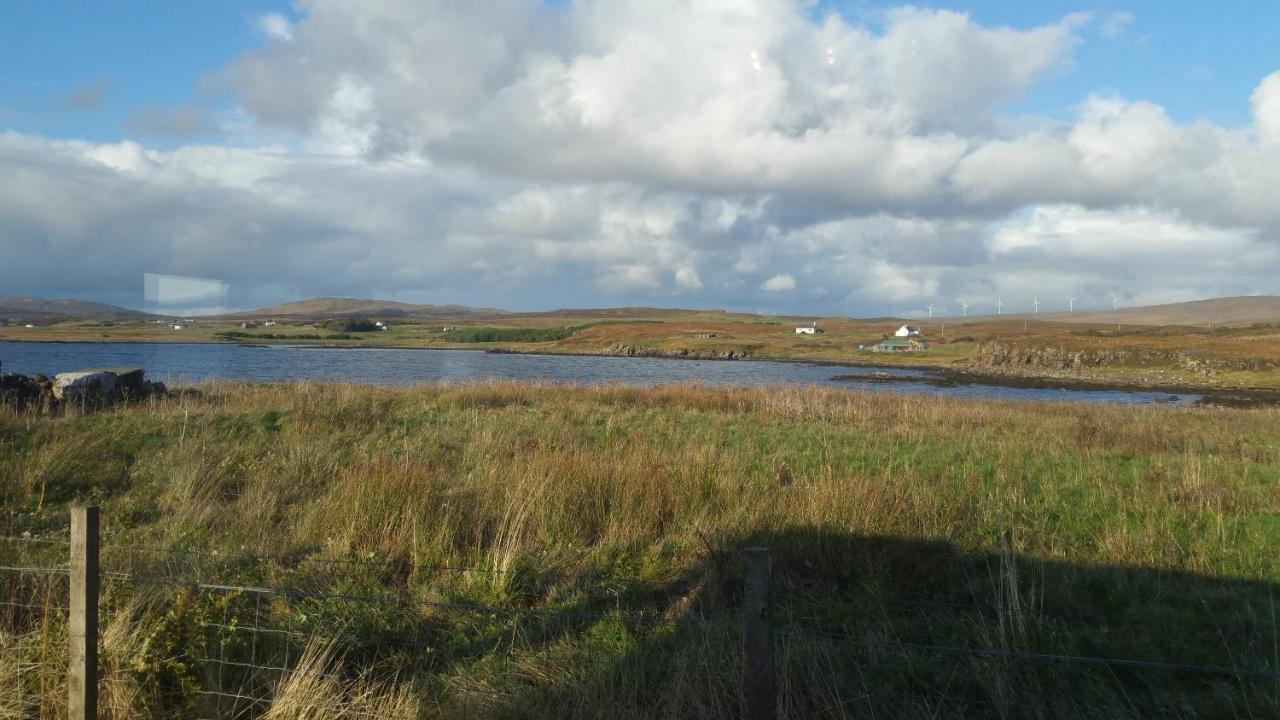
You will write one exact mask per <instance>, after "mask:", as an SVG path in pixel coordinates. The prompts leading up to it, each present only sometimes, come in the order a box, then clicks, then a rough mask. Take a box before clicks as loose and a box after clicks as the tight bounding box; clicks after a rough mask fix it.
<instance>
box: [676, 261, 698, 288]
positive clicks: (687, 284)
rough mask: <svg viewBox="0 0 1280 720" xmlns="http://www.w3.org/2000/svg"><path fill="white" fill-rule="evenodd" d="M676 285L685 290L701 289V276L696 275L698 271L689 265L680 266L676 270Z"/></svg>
mask: <svg viewBox="0 0 1280 720" xmlns="http://www.w3.org/2000/svg"><path fill="white" fill-rule="evenodd" d="M676 285H678V286H680V287H682V288H685V289H686V290H701V289H702V278H700V277H698V271H697V270H695V269H694V268H691V267H682V268H680V269H678V270H676Z"/></svg>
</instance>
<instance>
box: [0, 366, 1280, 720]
mask: <svg viewBox="0 0 1280 720" xmlns="http://www.w3.org/2000/svg"><path fill="white" fill-rule="evenodd" d="M1278 419H1280V413H1278V412H1277V411H1276V410H1272V409H1258V410H1221V409H1178V408H1130V407H1114V406H1111V407H1104V406H1084V405H1067V404H1062V405H1057V404H1020V403H1009V402H970V401H960V400H948V399H939V398H928V397H923V396H922V397H894V396H887V395H877V394H857V393H847V392H841V391H838V390H825V389H816V388H774V389H769V390H747V389H709V388H700V387H692V386H677V387H662V388H653V389H637V388H627V387H592V388H565V387H561V386H552V385H538V384H513V383H484V384H474V385H461V386H429V387H420V388H415V389H402V390H396V389H381V388H370V387H363V386H354V385H315V384H308V383H302V384H297V385H288V386H268V385H208V386H203V387H200V388H198V389H195V390H191V391H188V392H184V393H183V394H181V395H180V396H177V397H173V398H169V399H157V400H153V401H150V402H148V403H145V404H142V405H138V406H132V407H125V408H120V409H117V410H113V411H110V412H104V413H97V414H78V413H75V412H72V413H68V414H65V415H61V416H39V415H30V414H18V413H14V412H11V411H9V412H6V413H4V414H3V415H0V480H3V483H2V484H0V493H2V495H0V499H2V500H3V506H4V508H5V509H6V510H7V511H8V512H9V514H10V519H9V520H8V522H10V523H11V525H12V527H13V528H14V530H15V531H22V530H26V531H31V532H34V533H36V534H37V535H48V534H57V533H60V532H64V531H65V524H66V519H65V517H66V506H67V504H68V503H69V502H72V501H75V500H89V501H93V502H98V503H100V504H101V505H102V506H103V508H104V510H103V512H104V515H105V517H106V531H105V532H106V533H107V537H108V539H109V540H108V541H109V542H110V543H112V544H117V545H127V544H133V545H145V546H161V547H171V548H193V549H201V550H210V551H212V550H217V551H219V552H220V553H221V556H222V557H225V558H226V560H225V561H224V562H218V561H204V564H203V565H202V566H201V567H199V568H194V567H192V568H183V569H184V570H189V571H191V572H193V573H195V572H199V573H205V574H215V575H217V576H218V577H219V578H222V579H228V580H240V581H245V582H249V581H253V582H261V583H276V584H278V585H294V584H300V583H301V584H304V585H306V586H307V587H314V588H321V589H335V588H342V589H344V590H351V589H353V588H354V589H356V590H359V591H361V592H395V593H400V594H404V595H408V596H411V597H414V598H418V599H426V600H449V601H465V602H475V603H487V604H494V605H503V606H515V607H527V608H538V609H547V610H566V611H583V610H590V611H592V612H593V613H594V612H602V613H605V614H606V615H607V612H608V611H609V609H610V608H621V609H623V610H630V609H644V610H647V611H652V612H655V613H657V614H659V615H660V616H661V617H662V618H664V620H663V622H662V623H660V624H658V625H647V626H638V625H636V624H634V623H631V622H629V621H628V620H627V616H626V614H625V612H624V613H623V614H621V615H619V616H618V617H616V618H610V617H604V618H602V619H598V620H583V621H581V622H574V623H569V624H567V625H564V626H560V625H555V626H553V625H548V624H546V623H545V622H542V621H539V622H538V623H533V624H528V623H526V624H519V623H517V626H514V627H513V626H512V625H510V624H509V623H507V621H505V620H503V621H499V620H498V619H494V618H490V619H488V620H484V621H483V622H479V621H477V620H476V619H474V618H463V617H455V616H451V615H448V614H441V613H432V612H429V611H426V610H423V611H421V612H419V613H417V614H414V613H408V612H406V611H397V612H391V611H385V612H382V611H377V610H370V609H363V608H352V607H349V606H348V605H341V606H339V605H325V606H311V607H307V606H305V604H304V605H301V606H297V605H289V604H280V603H275V604H272V605H271V606H270V607H268V608H253V609H252V612H253V614H252V615H243V613H247V612H249V610H246V609H245V606H244V602H243V600H242V599H240V600H236V599H231V600H222V601H215V600H210V599H208V598H199V597H195V596H191V595H182V594H180V593H179V594H176V595H175V594H173V593H170V594H169V595H166V596H164V597H160V598H146V599H139V598H136V597H135V596H134V593H135V590H134V589H131V588H129V587H128V586H121V587H117V588H115V589H113V590H112V591H111V592H113V593H116V594H115V595H113V597H114V598H115V599H116V600H117V601H118V602H119V603H120V604H121V605H123V606H127V607H129V608H130V609H129V610H128V611H127V612H125V613H123V615H122V616H121V617H127V618H129V621H128V622H129V623H131V624H130V625H128V627H130V628H132V631H131V632H133V633H136V634H137V635H139V636H141V637H147V638H150V640H149V641H148V642H147V644H146V645H145V646H126V645H125V644H120V643H117V647H118V649H117V650H114V651H109V652H108V656H109V658H116V659H114V660H110V659H109V661H108V662H112V663H117V664H115V665H112V667H113V668H115V669H116V675H117V676H118V678H119V683H118V688H119V690H118V692H119V694H120V696H121V697H122V698H124V699H122V700H121V702H122V703H124V704H128V705H129V706H131V707H134V708H144V709H146V712H148V713H151V714H160V713H162V712H169V713H172V714H174V716H180V715H181V713H182V712H184V711H187V710H189V709H190V708H191V706H190V705H189V704H187V705H184V704H183V703H190V702H191V701H190V697H191V696H190V691H191V689H192V688H194V687H196V686H197V685H199V684H200V683H202V682H204V681H205V680H206V679H202V678H201V677H200V676H199V673H200V670H199V668H198V667H197V666H196V665H195V664H192V663H188V662H186V661H181V660H174V658H175V657H178V656H181V655H182V654H183V652H185V651H192V654H194V651H193V649H192V648H191V647H190V646H192V645H199V644H200V643H202V642H204V640H202V639H201V636H199V634H198V633H196V632H194V631H193V630H192V628H193V627H195V622H196V620H197V619H198V618H200V617H205V616H209V615H210V614H211V613H213V614H216V613H222V614H225V615H229V616H231V617H233V618H234V617H241V619H244V620H248V619H252V620H254V621H255V622H261V623H273V624H274V625H273V626H280V627H294V628H298V629H300V630H302V631H306V632H310V631H314V630H316V627H317V626H316V623H317V622H318V621H317V620H316V619H315V618H316V617H317V616H318V615H321V614H323V615H324V616H325V617H326V618H338V617H340V618H341V623H343V624H342V625H341V626H340V627H341V628H342V629H343V633H341V634H344V635H352V634H355V635H361V636H370V637H390V638H403V637H406V636H413V637H421V636H426V637H428V638H430V643H428V644H429V646H430V648H431V649H430V652H429V653H427V654H425V655H424V654H423V651H422V650H421V648H419V649H418V650H416V651H412V652H410V651H404V652H397V653H391V654H389V655H380V654H374V655H368V652H366V651H364V650H360V649H359V648H355V649H351V648H345V649H344V648H329V649H324V650H315V651H313V653H312V655H310V656H308V659H307V660H306V662H311V663H318V664H320V665H328V666H337V667H341V668H345V670H344V671H343V672H344V673H345V675H344V678H345V679H344V680H342V681H340V682H337V681H335V682H336V684H334V683H330V684H328V685H323V686H319V685H317V686H312V685H307V684H306V683H305V682H304V680H305V679H306V678H307V677H310V676H306V675H299V676H297V678H296V679H295V680H289V679H288V678H286V679H285V680H284V681H283V684H281V681H280V680H279V679H276V678H269V677H261V678H248V679H246V680H245V682H252V683H254V684H255V685H256V686H257V687H260V688H261V689H263V691H264V692H268V693H272V694H273V696H274V697H275V698H277V703H278V706H277V705H273V706H272V708H271V710H270V713H274V714H269V715H268V716H269V717H314V716H316V715H308V714H307V713H306V712H305V711H304V709H300V708H301V707H302V706H301V705H300V704H299V703H298V702H296V701H294V700H290V698H299V697H301V698H311V697H318V696H324V697H326V698H330V700H332V702H333V703H334V704H333V705H332V707H341V708H348V710H343V712H354V711H351V710H350V709H351V708H358V707H363V705H361V704H362V703H366V704H367V703H389V704H388V705H386V707H394V708H398V709H397V710H395V711H394V712H395V713H402V712H403V713H407V714H405V715H404V716H406V717H414V716H428V717H437V716H438V717H462V716H465V715H467V714H468V713H470V714H471V715H473V716H485V717H575V716H576V717H594V716H613V717H655V716H666V717H730V716H734V715H736V714H737V713H738V712H739V711H740V706H739V705H738V703H739V699H738V698H740V692H741V687H740V680H739V677H738V670H737V665H736V663H738V662H740V655H739V653H740V648H739V645H738V643H739V639H738V638H739V636H738V630H737V626H736V622H737V620H736V612H737V607H738V603H739V601H740V598H739V596H738V589H737V588H738V583H740V575H739V572H740V570H739V568H738V566H737V565H736V562H735V559H734V554H735V552H736V550H737V549H738V548H740V547H742V546H743V545H745V544H748V543H750V544H767V545H769V546H770V547H771V548H773V553H774V563H775V592H776V596H777V598H778V603H779V608H778V614H777V617H778V620H779V622H780V624H782V625H783V626H784V629H783V630H781V631H780V635H779V641H778V642H779V653H780V673H781V676H780V683H779V685H780V692H781V695H782V700H781V702H782V709H783V711H784V715H785V716H786V717H849V716H875V717H922V716H943V717H946V716H961V715H970V716H976V715H980V714H997V715H999V714H1003V715H1004V716H1007V717H1068V716H1098V717H1104V716H1105V717H1140V716H1142V715H1143V712H1142V710H1143V709H1144V708H1151V707H1156V708H1159V709H1160V710H1161V711H1162V712H1165V713H1166V714H1170V715H1172V716H1178V717H1199V716H1209V715H1212V714H1214V712H1215V711H1221V713H1222V714H1224V715H1226V716H1233V715H1238V716H1241V717H1247V716H1249V715H1250V714H1251V713H1252V714H1254V715H1255V716H1256V715H1257V713H1258V712H1260V711H1264V712H1263V714H1267V713H1268V712H1272V711H1275V710H1276V709H1277V708H1280V703H1277V700H1276V689H1275V687H1274V686H1273V685H1267V684H1265V683H1263V684H1262V686H1261V688H1259V687H1258V686H1256V685H1249V686H1243V685H1240V684H1233V683H1232V682H1231V681H1229V680H1225V681H1224V680H1222V679H1220V678H1209V679H1202V678H1199V677H1184V676H1166V675H1160V674H1158V673H1156V674H1151V673H1146V674H1142V673H1138V672H1136V671H1135V672H1133V673H1130V674H1124V673H1121V674H1116V673H1109V672H1108V671H1106V670H1105V669H1103V670H1098V669H1082V670H1076V669H1074V668H1064V667H1058V666H1048V667H1042V666H1037V665H1027V664H1019V663H1015V662H1012V661H993V660H982V659H978V660H973V659H965V658H963V657H949V656H935V655H929V654H925V655H911V654H904V653H902V652H898V651H893V650H891V649H884V647H882V646H878V645H875V644H874V643H873V644H871V645H867V644H866V643H862V642H851V641H848V640H842V639H839V638H838V637H836V636H846V635H847V636H852V637H856V638H862V639H867V638H871V639H878V640H907V641H915V642H931V643H938V644H946V645H960V646H968V647H989V648H1005V649H1027V650H1037V651H1053V652H1060V653H1075V654H1084V655H1099V654H1110V655H1117V656H1125V657H1141V658H1150V659H1177V660H1184V661H1188V662H1197V663H1202V664H1210V665H1271V666H1275V665H1276V658H1275V655H1274V652H1273V645H1272V642H1273V641H1274V640H1275V639H1276V633H1275V630H1274V621H1273V620H1271V619H1270V616H1269V613H1270V612H1271V611H1270V607H1271V603H1270V597H1271V595H1272V593H1273V592H1274V589H1275V587H1276V583H1277V582H1280V559H1278V558H1277V553H1276V552H1275V548H1276V546H1277V544H1280V526H1278V525H1277V523H1276V522H1275V518H1276V517H1277V510H1280V492H1278V490H1277V484H1276V482H1275V480H1276V478H1277V477H1280V434H1278V433H1277V432H1276V430H1275V428H1276V421H1277V420H1278ZM246 553H252V554H256V555H274V556H289V557H292V558H307V557H330V558H352V559H365V560H369V559H374V560H377V561H379V562H384V563H387V565H386V566H385V568H383V569H368V570H358V569H347V570H342V571H341V572H339V571H336V570H334V569H332V568H328V569H324V570H321V569H318V568H320V567H321V566H305V565H303V566H291V567H288V568H286V567H267V566H261V565H255V564H252V563H246V562H243V561H241V560H237V558H242V557H243V555H244V554H246ZM104 562H119V563H128V565H129V569H131V570H134V571H151V572H157V571H160V570H166V571H171V570H172V568H158V567H153V566H151V565H149V563H154V560H150V559H147V558H138V557H132V556H130V557H124V556H123V555H122V556H120V557H116V558H113V557H108V558H107V559H106V560H104ZM442 565H443V566H450V567H470V568H476V569H477V571H475V572H457V573H435V572H432V568H436V567H438V566H442ZM0 590H4V591H6V592H16V590H15V588H14V587H13V586H10V585H6V586H3V587H0ZM144 600H145V601H144ZM217 602H222V604H221V605H218V604H217ZM929 603H935V605H929ZM970 607H975V608H977V609H976V610H964V609H957V608H970ZM238 614H239V615H238ZM11 620H13V618H11ZM122 622H123V621H122ZM334 622H338V621H337V620H336V619H335V620H334ZM477 623H479V624H477ZM504 623H506V624H504ZM11 626H12V623H11ZM122 627H123V626H122ZM1268 628H1270V629H1268ZM26 631H27V632H29V633H36V635H34V636H33V637H38V636H39V632H40V631H39V629H38V628H30V627H28V628H27V629H26ZM6 637H8V636H6ZM236 651H237V650H236V649H235V648H232V650H231V652H236ZM246 652H247V650H246ZM344 653H346V654H344ZM36 656H39V653H36V654H35V655H32V657H36ZM295 657H296V655H295ZM39 659H41V661H42V662H47V663H49V664H50V666H53V665H56V663H57V659H58V655H57V654H56V653H54V654H52V655H48V656H39ZM6 672H7V671H6V669H5V666H3V665H0V704H3V703H5V702H7V701H6V700H5V698H6V697H7V696H6V695H5V694H4V693H5V691H4V690H3V689H2V688H3V687H4V686H7V685H8V684H9V683H11V680H9V679H6V678H7V676H6V675H5V673H6ZM312 679H314V678H312ZM291 682H292V683H293V684H290V683H291ZM113 692H114V691H113ZM327 702H328V701H327ZM288 708H293V709H292V710H290V709H288ZM290 713H292V714H290Z"/></svg>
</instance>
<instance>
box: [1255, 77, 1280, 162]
mask: <svg viewBox="0 0 1280 720" xmlns="http://www.w3.org/2000/svg"><path fill="white" fill-rule="evenodd" d="M1249 102H1250V103H1252V105H1253V123H1254V127H1256V128H1257V131H1258V138H1259V139H1260V140H1261V141H1262V142H1265V143H1267V144H1269V145H1280V72H1274V73H1271V74H1270V75H1268V76H1267V77H1265V78H1263V80H1262V82H1261V83H1259V84H1258V87H1257V89H1256V90H1254V91H1253V95H1252V96H1250V97H1249Z"/></svg>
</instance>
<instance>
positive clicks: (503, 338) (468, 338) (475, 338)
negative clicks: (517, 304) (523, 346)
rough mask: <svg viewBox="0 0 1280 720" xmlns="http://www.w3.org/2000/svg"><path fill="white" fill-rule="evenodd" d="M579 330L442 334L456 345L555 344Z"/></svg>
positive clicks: (483, 330)
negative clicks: (492, 343) (502, 343)
mask: <svg viewBox="0 0 1280 720" xmlns="http://www.w3.org/2000/svg"><path fill="white" fill-rule="evenodd" d="M576 330H578V328H576V327H561V328H527V327H526V328H498V327H462V328H455V329H453V330H449V331H447V332H445V333H442V337H443V338H444V339H445V340H447V341H449V342H456V343H491V342H515V343H533V342H554V341H556V340H564V339H565V338H567V337H569V336H570V335H572V334H573V333H574V332H575V331H576Z"/></svg>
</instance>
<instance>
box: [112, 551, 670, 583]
mask: <svg viewBox="0 0 1280 720" xmlns="http://www.w3.org/2000/svg"><path fill="white" fill-rule="evenodd" d="M101 547H102V549H104V550H123V551H132V552H141V553H152V554H168V555H182V556H188V557H200V558H211V559H216V560H221V561H224V562H226V561H236V560H252V561H255V562H273V563H276V564H279V565H282V566H289V565H293V566H299V565H303V564H307V563H312V564H317V565H338V566H353V567H369V568H380V569H402V568H403V569H411V570H413V571H415V572H455V573H476V574H482V575H499V576H505V575H516V574H519V573H520V572H521V570H520V569H519V568H508V569H498V568H491V567H476V566H474V565H458V564H453V563H435V564H425V565H415V564H413V563H410V562H408V561H400V560H358V559H355V558H330V557H316V556H310V555H303V554H293V555H265V554H258V553H252V552H248V551H240V550H236V551H225V552H224V551H218V550H192V549H183V548H163V547H156V546H147V545H103V546H101ZM627 580H628V581H629V582H632V583H636V584H639V585H651V586H657V587H668V586H670V585H674V584H678V583H680V582H682V581H683V579H680V578H676V579H672V580H666V581H664V580H645V579H641V578H634V577H632V578H627Z"/></svg>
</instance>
